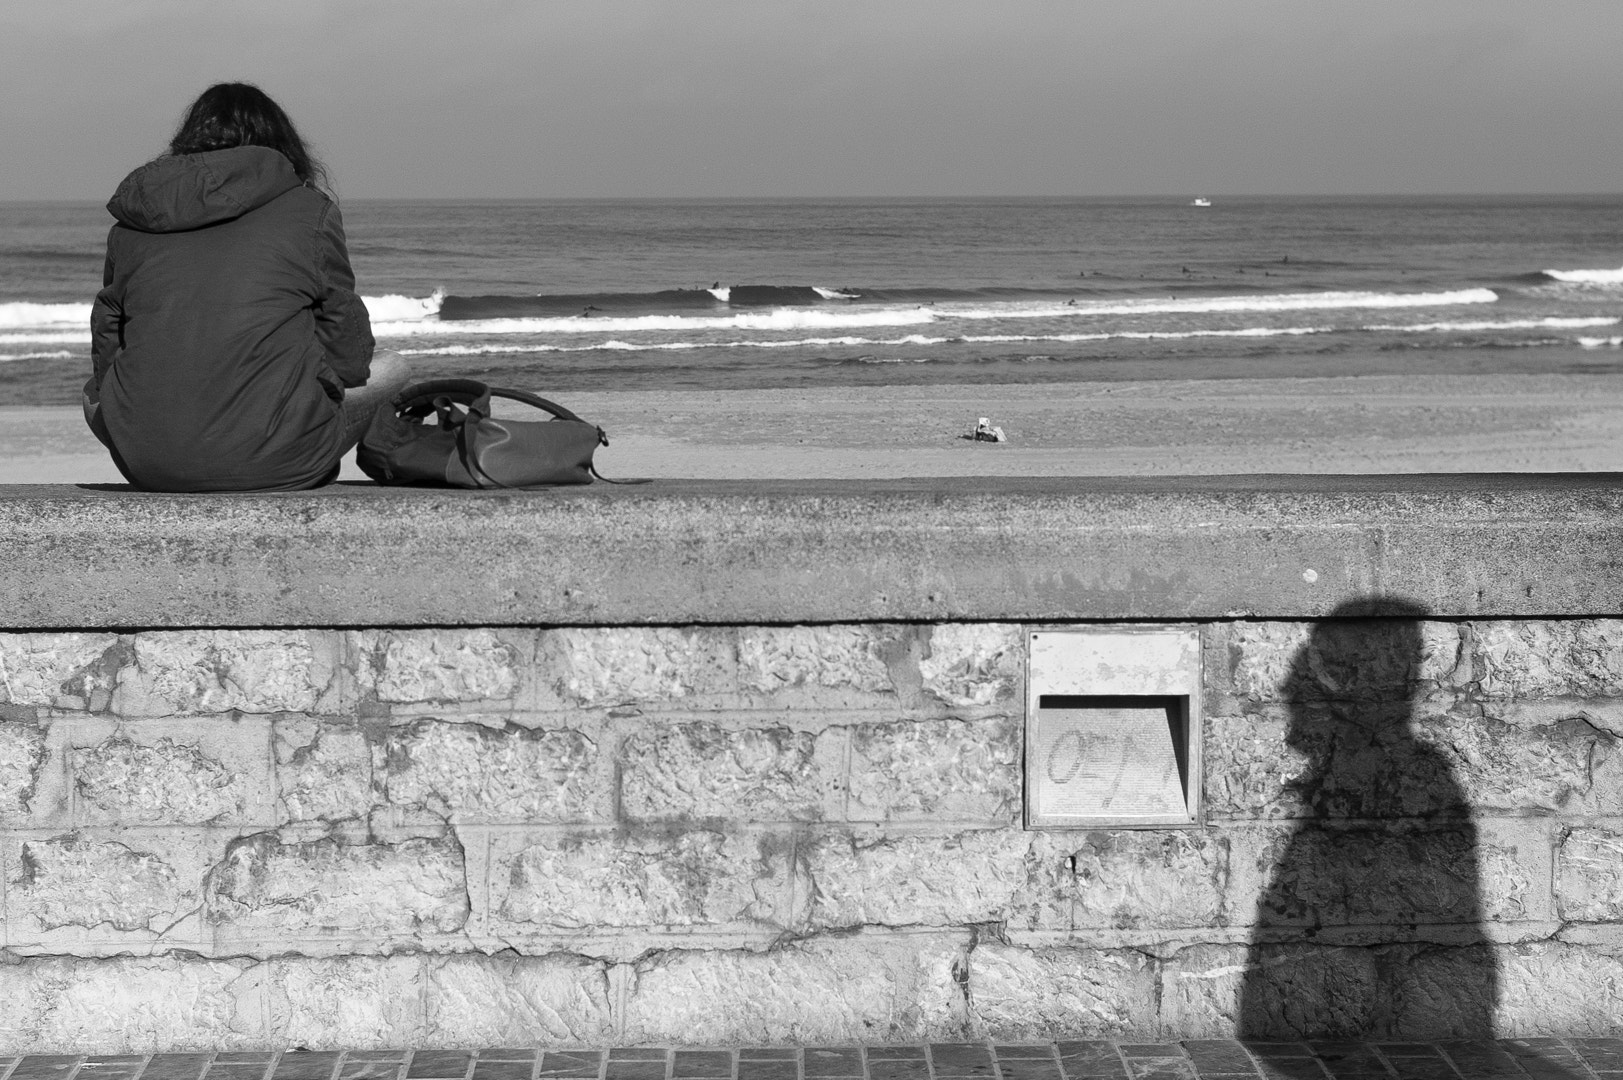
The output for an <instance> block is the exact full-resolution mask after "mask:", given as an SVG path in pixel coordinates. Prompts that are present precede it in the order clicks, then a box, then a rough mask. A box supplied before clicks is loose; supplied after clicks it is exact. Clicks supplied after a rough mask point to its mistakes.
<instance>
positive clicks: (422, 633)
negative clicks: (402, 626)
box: [349, 629, 534, 706]
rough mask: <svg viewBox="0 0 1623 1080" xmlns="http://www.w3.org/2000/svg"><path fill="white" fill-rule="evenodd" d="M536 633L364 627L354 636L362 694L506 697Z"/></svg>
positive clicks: (448, 699)
mask: <svg viewBox="0 0 1623 1080" xmlns="http://www.w3.org/2000/svg"><path fill="white" fill-rule="evenodd" d="M533 640H534V639H533V634H531V633H529V632H526V631H507V630H503V631H497V630H484V629H480V630H462V629H455V630H360V631H355V632H352V633H351V634H350V635H349V642H350V648H351V649H352V650H353V651H354V653H355V655H356V656H357V658H358V662H357V668H356V673H355V675H356V685H357V686H358V687H359V689H360V692H361V693H362V694H363V695H371V696H375V697H376V698H377V700H378V701H382V702H389V703H393V704H398V705H408V706H409V705H451V704H464V703H472V702H507V701H511V700H512V699H513V697H514V696H515V695H516V694H517V693H518V691H519V684H520V681H521V669H522V668H523V667H525V666H526V665H528V663H529V661H530V655H531V650H532V649H533Z"/></svg>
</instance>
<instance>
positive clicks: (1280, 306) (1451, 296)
mask: <svg viewBox="0 0 1623 1080" xmlns="http://www.w3.org/2000/svg"><path fill="white" fill-rule="evenodd" d="M1498 299H1499V294H1498V293H1496V292H1494V291H1493V290H1492V289H1453V290H1450V291H1448V292H1434V293H1388V292H1322V293H1275V294H1273V295H1263V296H1205V297H1170V296H1169V297H1154V298H1147V299H1143V300H1078V301H1076V302H1074V303H1072V302H1066V303H1063V304H1059V303H1043V304H1024V305H1000V306H997V307H989V308H974V307H970V308H953V307H951V306H950V305H942V306H941V307H940V308H937V309H933V310H939V311H941V312H942V314H944V315H951V316H952V317H954V318H959V319H1008V318H1020V317H1026V318H1030V317H1041V318H1052V317H1055V316H1060V315H1183V314H1191V315H1194V314H1202V313H1206V312H1212V313H1244V312H1269V311H1333V310H1342V309H1347V308H1412V307H1448V306H1452V305H1455V304H1491V303H1493V302H1495V301H1496V300H1498Z"/></svg>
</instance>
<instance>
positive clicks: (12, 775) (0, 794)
mask: <svg viewBox="0 0 1623 1080" xmlns="http://www.w3.org/2000/svg"><path fill="white" fill-rule="evenodd" d="M45 759H46V748H45V729H44V728H43V727H41V726H40V725H38V724H29V723H7V722H4V721H0V825H16V824H19V823H21V822H22V821H23V820H24V819H27V818H28V817H29V816H30V815H31V814H32V813H33V812H34V810H35V806H34V796H35V791H36V789H37V788H38V787H39V783H40V773H41V770H43V769H44V768H45Z"/></svg>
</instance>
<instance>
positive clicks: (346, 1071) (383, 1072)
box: [338, 1060, 529, 1080]
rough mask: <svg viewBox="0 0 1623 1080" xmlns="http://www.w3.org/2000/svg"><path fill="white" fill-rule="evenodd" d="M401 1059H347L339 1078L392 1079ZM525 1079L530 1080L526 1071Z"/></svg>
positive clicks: (397, 1072) (396, 1073)
mask: <svg viewBox="0 0 1623 1080" xmlns="http://www.w3.org/2000/svg"><path fill="white" fill-rule="evenodd" d="M402 1064H403V1062H401V1061H347V1060H346V1061H345V1062H344V1063H343V1064H342V1065H340V1066H339V1067H338V1080H390V1078H391V1077H394V1076H397V1075H398V1074H399V1072H400V1066H401V1065H402ZM523 1080H529V1074H528V1073H526V1074H525V1076H524V1078H523Z"/></svg>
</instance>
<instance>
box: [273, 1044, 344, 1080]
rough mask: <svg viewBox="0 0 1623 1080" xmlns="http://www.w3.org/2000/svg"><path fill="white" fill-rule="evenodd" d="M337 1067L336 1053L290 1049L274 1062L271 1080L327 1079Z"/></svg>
mask: <svg viewBox="0 0 1623 1080" xmlns="http://www.w3.org/2000/svg"><path fill="white" fill-rule="evenodd" d="M337 1067H338V1054H337V1053H334V1052H331V1051H326V1050H322V1051H299V1050H290V1051H288V1052H287V1053H284V1054H283V1055H282V1056H281V1058H280V1060H278V1061H277V1062H276V1071H275V1072H273V1073H271V1080H327V1077H329V1076H331V1075H332V1074H333V1070H334V1069H335V1068H337Z"/></svg>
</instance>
